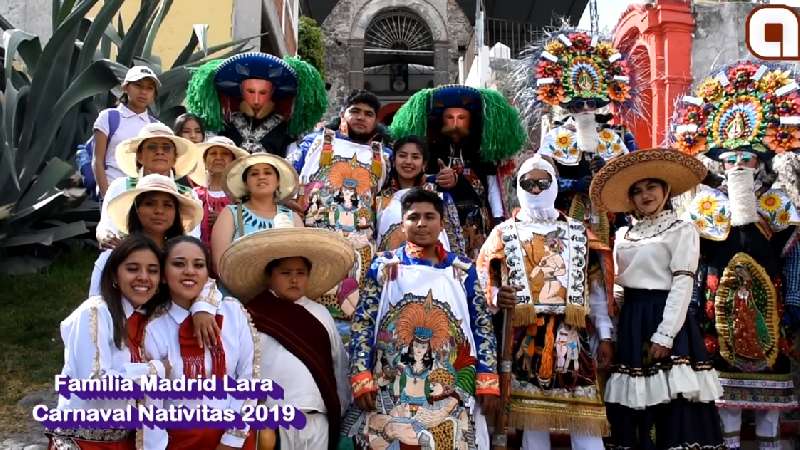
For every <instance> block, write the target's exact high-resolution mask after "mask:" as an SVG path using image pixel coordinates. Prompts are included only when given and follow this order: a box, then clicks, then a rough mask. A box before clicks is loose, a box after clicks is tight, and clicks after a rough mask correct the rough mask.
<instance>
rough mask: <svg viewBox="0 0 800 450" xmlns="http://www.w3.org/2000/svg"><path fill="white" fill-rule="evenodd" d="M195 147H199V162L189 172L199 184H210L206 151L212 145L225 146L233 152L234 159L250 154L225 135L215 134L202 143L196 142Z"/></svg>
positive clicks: (190, 176)
mask: <svg viewBox="0 0 800 450" xmlns="http://www.w3.org/2000/svg"><path fill="white" fill-rule="evenodd" d="M195 147H197V153H198V158H197V164H196V165H195V166H194V170H193V171H192V173H190V174H189V179H191V180H192V181H193V182H195V183H196V184H197V185H199V186H208V174H207V173H206V153H207V152H208V150H209V149H210V148H211V147H223V148H226V149H228V150H229V151H230V152H231V153H232V154H233V159H234V160H237V159H239V158H245V157H247V156H248V155H250V153H248V152H247V150H245V149H242V148H239V147H237V146H236V144H235V143H234V142H233V141H232V140H230V139H228V138H226V137H225V136H214V137H212V138H210V139H209V140H207V141H206V142H203V143H202V144H195Z"/></svg>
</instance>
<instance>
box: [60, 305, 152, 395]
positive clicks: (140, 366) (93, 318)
mask: <svg viewBox="0 0 800 450" xmlns="http://www.w3.org/2000/svg"><path fill="white" fill-rule="evenodd" d="M122 308H123V311H124V312H125V318H126V319H127V318H129V317H130V316H131V314H133V312H134V308H133V305H131V303H130V302H129V301H128V299H126V298H123V299H122ZM61 339H62V340H63V341H64V368H63V369H61V375H64V376H68V377H70V378H73V379H89V378H99V377H102V376H114V375H118V376H122V377H124V378H128V379H132V380H136V381H138V380H139V379H140V378H141V377H142V376H143V375H153V374H156V375H158V376H160V377H163V376H164V365H163V364H161V361H149V362H146V363H132V362H131V354H130V351H129V350H128V347H127V345H126V340H127V339H126V338H125V336H123V339H122V348H117V346H116V344H114V327H113V322H112V321H111V313H110V312H109V310H108V305H107V304H106V302H105V300H103V298H102V297H90V298H89V299H87V300H86V301H84V302H83V303H81V305H80V306H78V308H76V309H75V311H73V312H72V314H70V315H69V316H68V317H67V318H66V319H64V320H63V321H62V322H61ZM130 402H133V400H126V399H108V400H105V399H93V400H82V399H80V398H78V397H77V396H76V395H74V394H73V395H70V397H69V398H66V397H63V396H59V398H58V408H59V409H88V408H95V409H96V408H103V409H116V408H124V407H125V406H126V405H127V404H128V403H130Z"/></svg>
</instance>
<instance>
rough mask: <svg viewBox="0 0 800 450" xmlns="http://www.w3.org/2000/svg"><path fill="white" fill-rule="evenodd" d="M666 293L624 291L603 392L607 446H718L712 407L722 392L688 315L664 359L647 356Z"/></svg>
mask: <svg viewBox="0 0 800 450" xmlns="http://www.w3.org/2000/svg"><path fill="white" fill-rule="evenodd" d="M668 294H669V291H662V290H645V289H629V288H626V289H625V302H624V304H623V306H622V310H621V311H620V317H619V323H618V328H617V330H618V331H617V352H616V361H615V366H614V368H613V370H612V375H611V377H610V379H609V380H608V383H606V393H605V397H606V411H607V414H608V420H609V423H610V425H611V437H610V439H609V444H610V447H611V448H636V449H673V448H692V449H716V448H724V447H723V443H722V431H721V429H720V422H719V416H718V414H717V409H716V406H715V404H714V400H716V399H717V398H718V397H719V396H720V395H721V392H722V388H721V386H720V385H719V380H718V379H717V375H716V372H715V371H714V369H713V366H712V364H711V361H710V360H709V357H708V354H707V352H706V349H705V344H704V341H703V335H702V333H701V332H700V327H699V326H698V324H697V321H696V320H695V318H694V314H692V313H691V312H690V313H689V314H687V317H686V320H685V322H684V324H683V327H681V329H680V331H679V332H678V333H677V335H676V336H675V338H674V339H673V342H672V351H671V355H670V357H669V358H665V359H661V360H651V359H650V357H649V351H650V345H651V342H650V338H651V337H652V335H653V334H654V333H655V332H656V330H657V329H658V326H659V324H660V323H661V320H662V318H663V314H664V306H665V305H666V300H667V295H668Z"/></svg>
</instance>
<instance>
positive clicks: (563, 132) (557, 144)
mask: <svg viewBox="0 0 800 450" xmlns="http://www.w3.org/2000/svg"><path fill="white" fill-rule="evenodd" d="M597 133H598V138H599V142H598V146H597V149H596V152H597V154H598V155H600V157H601V158H603V159H604V160H606V161H608V160H610V159H612V158H614V157H617V156H620V155H623V154H625V153H628V148H627V147H626V146H625V142H624V141H623V140H622V136H620V135H619V133H617V132H616V131H614V130H612V129H610V128H599V129H598V131H597ZM539 153H541V154H542V155H545V156H549V157H551V158H553V159H555V160H556V161H558V162H559V163H561V164H565V165H575V164H578V162H579V161H580V159H581V157H582V155H583V152H582V151H581V149H580V148H578V140H577V139H576V138H575V130H574V129H573V128H572V127H571V126H569V125H567V126H560V127H557V128H554V129H552V130H550V132H549V133H547V135H546V136H545V138H544V142H543V143H542V146H541V147H540V148H539Z"/></svg>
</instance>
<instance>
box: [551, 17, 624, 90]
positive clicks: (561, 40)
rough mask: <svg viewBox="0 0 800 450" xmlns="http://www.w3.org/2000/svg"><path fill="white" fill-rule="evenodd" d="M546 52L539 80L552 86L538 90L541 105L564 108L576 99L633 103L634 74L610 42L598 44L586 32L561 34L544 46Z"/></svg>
mask: <svg viewBox="0 0 800 450" xmlns="http://www.w3.org/2000/svg"><path fill="white" fill-rule="evenodd" d="M544 51H545V52H546V54H543V55H542V58H541V60H540V61H539V62H538V64H537V66H536V78H537V79H538V80H549V82H542V83H539V85H538V87H537V88H536V89H537V98H538V100H539V101H542V102H544V103H547V104H549V105H560V104H563V103H566V102H569V101H570V100H572V99H574V98H594V99H600V100H611V101H614V102H618V103H622V102H625V101H627V100H628V99H630V86H629V83H628V76H629V73H630V71H629V69H628V66H627V64H626V62H625V61H624V60H623V59H622V58H621V57H619V52H618V51H617V50H616V49H615V48H614V47H613V45H612V44H611V43H610V42H606V41H600V42H598V41H596V40H593V38H592V36H590V35H589V34H587V33H583V32H575V33H569V34H568V35H564V34H560V35H558V37H557V38H555V39H553V40H551V41H549V42H547V43H546V44H545V45H544ZM548 55H552V58H551V57H550V56H548ZM553 59H555V60H553Z"/></svg>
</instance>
